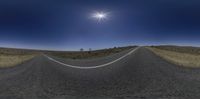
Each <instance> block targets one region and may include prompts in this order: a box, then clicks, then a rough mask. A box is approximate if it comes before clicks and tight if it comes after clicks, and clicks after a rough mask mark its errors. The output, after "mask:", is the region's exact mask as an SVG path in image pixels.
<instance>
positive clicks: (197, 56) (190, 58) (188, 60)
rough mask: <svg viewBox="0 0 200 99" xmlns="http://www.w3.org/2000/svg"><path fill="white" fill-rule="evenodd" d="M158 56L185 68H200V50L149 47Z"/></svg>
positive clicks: (176, 47)
mask: <svg viewBox="0 0 200 99" xmlns="http://www.w3.org/2000/svg"><path fill="white" fill-rule="evenodd" d="M148 49H150V50H151V51H153V52H154V53H155V54H156V55H158V56H160V57H162V58H164V59H166V60H167V61H169V62H172V63H175V64H177V65H180V66H184V67H191V68H198V67H200V48H196V47H180V46H151V47H148Z"/></svg>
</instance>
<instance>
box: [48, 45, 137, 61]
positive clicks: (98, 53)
mask: <svg viewBox="0 0 200 99" xmlns="http://www.w3.org/2000/svg"><path fill="white" fill-rule="evenodd" d="M134 47H136V46H127V47H115V48H109V49H101V50H94V51H82V52H81V51H72V52H69V51H63V52H62V51H49V52H46V54H48V55H52V56H56V57H61V58H68V59H86V58H97V57H103V56H107V55H111V54H115V53H119V52H121V51H124V50H127V49H130V48H134Z"/></svg>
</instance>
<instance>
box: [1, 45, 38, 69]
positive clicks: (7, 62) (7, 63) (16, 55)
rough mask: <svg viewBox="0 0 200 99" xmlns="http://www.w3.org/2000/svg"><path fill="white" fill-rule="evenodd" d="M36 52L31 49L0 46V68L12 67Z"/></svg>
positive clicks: (30, 57)
mask: <svg viewBox="0 0 200 99" xmlns="http://www.w3.org/2000/svg"><path fill="white" fill-rule="evenodd" d="M36 53H38V52H35V51H33V50H24V49H12V48H0V68H7V67H13V66H16V65H17V64H21V63H22V62H25V61H27V60H30V59H32V58H33V57H34V56H36V55H37V54H36Z"/></svg>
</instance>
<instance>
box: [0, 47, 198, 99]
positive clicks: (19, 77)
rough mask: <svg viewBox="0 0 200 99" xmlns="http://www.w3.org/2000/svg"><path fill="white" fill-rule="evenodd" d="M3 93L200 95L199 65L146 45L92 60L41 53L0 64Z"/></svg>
mask: <svg viewBox="0 0 200 99" xmlns="http://www.w3.org/2000/svg"><path fill="white" fill-rule="evenodd" d="M55 60H56V61H57V62H56V61H55ZM116 60H117V61H116ZM109 62H111V63H109ZM107 63H109V64H107ZM102 64H104V65H103V66H102ZM73 66H79V67H81V66H82V67H86V68H76V67H75V68H74V67H73ZM93 66H100V67H96V68H87V67H93ZM0 99H200V69H187V68H183V67H181V66H176V65H174V64H171V63H168V62H167V61H165V60H163V59H162V58H160V57H158V56H156V55H154V54H153V53H152V52H151V51H149V50H148V49H146V48H144V47H140V48H136V49H133V50H132V49H131V50H127V51H124V52H121V53H118V54H115V55H111V56H107V57H104V58H97V59H91V60H89V59H87V60H69V59H60V58H56V57H50V56H48V57H47V56H45V55H41V56H37V57H35V58H34V59H32V60H30V61H27V62H25V63H23V64H20V65H18V66H16V67H14V68H7V69H0Z"/></svg>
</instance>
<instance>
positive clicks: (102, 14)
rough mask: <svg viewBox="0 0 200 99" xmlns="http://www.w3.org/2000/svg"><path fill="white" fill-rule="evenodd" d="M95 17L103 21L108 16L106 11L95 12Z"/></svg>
mask: <svg viewBox="0 0 200 99" xmlns="http://www.w3.org/2000/svg"><path fill="white" fill-rule="evenodd" d="M92 17H93V18H95V19H97V20H98V21H102V20H104V19H106V18H107V14H106V13H104V12H95V13H94V14H93V15H92Z"/></svg>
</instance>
